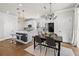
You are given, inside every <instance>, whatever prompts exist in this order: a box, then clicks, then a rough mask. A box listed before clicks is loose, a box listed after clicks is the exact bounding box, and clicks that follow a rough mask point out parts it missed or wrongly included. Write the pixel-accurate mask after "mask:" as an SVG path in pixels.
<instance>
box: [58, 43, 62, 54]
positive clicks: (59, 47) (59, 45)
mask: <svg viewBox="0 0 79 59" xmlns="http://www.w3.org/2000/svg"><path fill="white" fill-rule="evenodd" d="M60 49H61V42H58V56H60Z"/></svg>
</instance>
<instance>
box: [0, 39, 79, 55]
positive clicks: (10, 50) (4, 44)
mask: <svg viewBox="0 0 79 59" xmlns="http://www.w3.org/2000/svg"><path fill="white" fill-rule="evenodd" d="M32 44H33V43H32V42H30V43H28V44H26V45H24V44H21V43H17V44H14V43H11V40H10V39H7V40H4V41H0V56H33V55H32V54H30V53H28V52H26V51H24V49H25V48H27V47H29V46H30V45H32ZM62 46H64V47H67V48H71V49H72V50H73V52H74V54H75V55H76V56H79V48H76V47H73V46H72V45H70V44H66V43H62Z"/></svg>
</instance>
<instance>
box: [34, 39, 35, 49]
mask: <svg viewBox="0 0 79 59" xmlns="http://www.w3.org/2000/svg"><path fill="white" fill-rule="evenodd" d="M34 50H35V38H34Z"/></svg>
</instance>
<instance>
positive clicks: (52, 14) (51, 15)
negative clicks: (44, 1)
mask: <svg viewBox="0 0 79 59" xmlns="http://www.w3.org/2000/svg"><path fill="white" fill-rule="evenodd" d="M51 5H52V3H49V7H50V8H49V13H45V14H44V15H42V16H41V18H45V19H48V20H54V19H56V18H57V16H56V15H55V14H54V12H52V9H51ZM43 8H44V11H45V12H48V11H46V9H47V7H46V6H44V7H43Z"/></svg>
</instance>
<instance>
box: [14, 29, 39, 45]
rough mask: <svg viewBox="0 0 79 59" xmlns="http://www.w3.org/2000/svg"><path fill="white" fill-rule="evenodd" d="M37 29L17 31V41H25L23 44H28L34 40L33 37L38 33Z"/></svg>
mask: <svg viewBox="0 0 79 59" xmlns="http://www.w3.org/2000/svg"><path fill="white" fill-rule="evenodd" d="M37 34H38V33H37V30H32V31H26V30H23V31H16V36H17V39H16V41H18V42H20V43H23V44H27V43H29V42H31V41H32V39H33V38H32V37H33V36H35V35H37Z"/></svg>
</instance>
